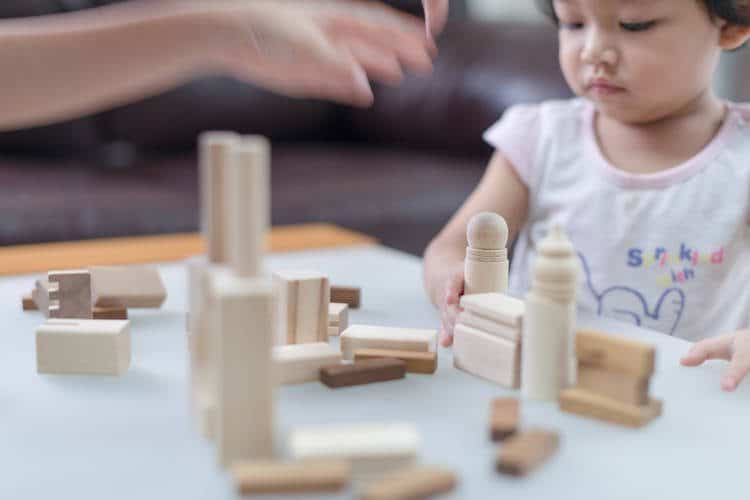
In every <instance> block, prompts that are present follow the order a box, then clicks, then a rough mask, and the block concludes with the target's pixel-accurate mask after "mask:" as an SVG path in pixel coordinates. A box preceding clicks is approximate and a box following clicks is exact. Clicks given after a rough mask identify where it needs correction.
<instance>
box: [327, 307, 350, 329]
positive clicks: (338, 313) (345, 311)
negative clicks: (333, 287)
mask: <svg viewBox="0 0 750 500" xmlns="http://www.w3.org/2000/svg"><path fill="white" fill-rule="evenodd" d="M333 325H336V326H338V327H339V328H340V329H341V331H342V332H343V331H344V330H346V329H347V328H348V327H349V305H348V304H343V303H341V302H331V303H330V304H328V326H333Z"/></svg>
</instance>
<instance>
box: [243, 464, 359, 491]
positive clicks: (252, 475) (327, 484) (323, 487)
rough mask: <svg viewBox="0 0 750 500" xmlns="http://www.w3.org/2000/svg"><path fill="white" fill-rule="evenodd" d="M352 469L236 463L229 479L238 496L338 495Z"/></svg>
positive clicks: (328, 465)
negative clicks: (321, 493)
mask: <svg viewBox="0 0 750 500" xmlns="http://www.w3.org/2000/svg"><path fill="white" fill-rule="evenodd" d="M351 470H352V467H351V465H349V463H348V462H346V461H344V460H329V461H304V462H295V463H281V462H239V463H237V464H235V465H234V466H232V477H233V478H234V482H235V484H237V489H238V491H239V493H240V494H242V495H252V494H264V493H300V494H302V493H317V492H327V491H339V490H341V489H343V488H344V487H345V486H346V485H347V484H348V483H349V480H350V477H351Z"/></svg>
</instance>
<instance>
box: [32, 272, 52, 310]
mask: <svg viewBox="0 0 750 500" xmlns="http://www.w3.org/2000/svg"><path fill="white" fill-rule="evenodd" d="M31 298H32V300H33V301H34V303H35V304H36V307H37V309H39V311H41V313H42V314H44V317H45V318H49V281H47V279H46V278H44V279H38V280H36V282H35V283H34V289H33V290H32V291H31Z"/></svg>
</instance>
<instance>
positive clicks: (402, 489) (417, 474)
mask: <svg viewBox="0 0 750 500" xmlns="http://www.w3.org/2000/svg"><path fill="white" fill-rule="evenodd" d="M457 483H458V480H457V478H456V474H455V473H454V472H453V471H450V470H448V469H444V468H442V467H431V466H425V465H421V466H415V467H408V468H405V469H402V470H396V471H393V472H390V473H388V474H386V475H385V476H383V477H381V478H380V479H378V480H376V481H374V482H373V483H371V484H370V485H368V486H367V487H366V488H365V490H364V492H363V493H362V496H361V498H362V500H399V499H416V498H430V497H432V496H434V495H441V494H446V493H450V492H451V491H453V490H454V489H455V488H456V484H457Z"/></svg>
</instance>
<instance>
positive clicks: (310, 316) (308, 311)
mask: <svg viewBox="0 0 750 500" xmlns="http://www.w3.org/2000/svg"><path fill="white" fill-rule="evenodd" d="M273 280H274V293H275V294H276V298H277V308H278V320H279V330H278V337H277V339H276V344H280V345H283V344H308V343H314V342H327V341H328V304H330V301H331V293H330V286H329V284H328V278H326V277H325V275H323V274H321V273H319V272H317V271H281V272H276V273H274V274H273Z"/></svg>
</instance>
